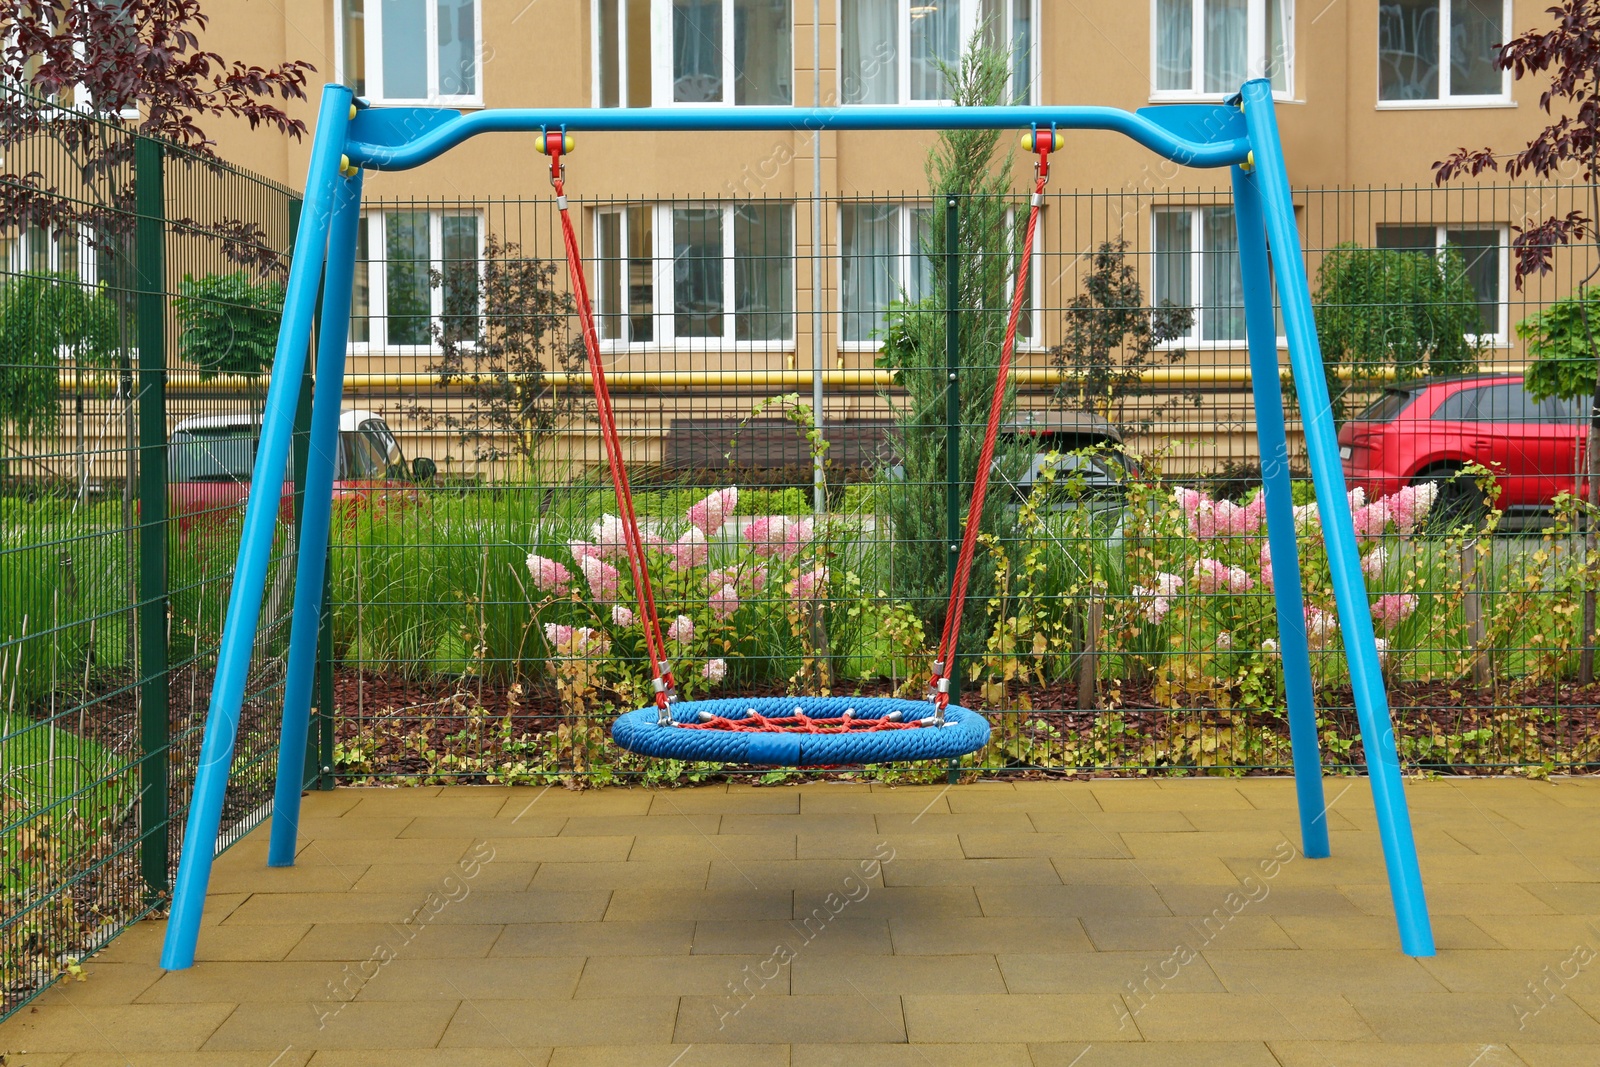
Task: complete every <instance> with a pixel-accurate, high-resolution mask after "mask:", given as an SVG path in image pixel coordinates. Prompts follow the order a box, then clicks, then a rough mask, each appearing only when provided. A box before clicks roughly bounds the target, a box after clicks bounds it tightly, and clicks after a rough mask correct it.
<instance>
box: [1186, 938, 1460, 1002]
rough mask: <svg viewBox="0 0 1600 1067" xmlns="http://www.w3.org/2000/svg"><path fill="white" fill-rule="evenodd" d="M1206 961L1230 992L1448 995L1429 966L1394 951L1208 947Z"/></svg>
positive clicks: (1423, 961) (1422, 961) (1424, 962)
mask: <svg viewBox="0 0 1600 1067" xmlns="http://www.w3.org/2000/svg"><path fill="white" fill-rule="evenodd" d="M1204 955H1205V962H1206V963H1208V964H1210V965H1211V969H1212V971H1214V972H1215V973H1216V975H1217V978H1218V979H1219V980H1221V982H1222V984H1223V986H1224V987H1225V988H1226V990H1227V991H1228V992H1230V993H1261V992H1271V993H1283V994H1291V995H1315V994H1321V993H1338V994H1341V995H1345V996H1353V995H1356V994H1362V995H1368V996H1378V995H1383V994H1389V993H1445V992H1448V991H1449V990H1448V987H1446V986H1445V985H1444V984H1443V983H1441V982H1440V981H1439V980H1438V979H1437V978H1436V977H1435V976H1434V975H1433V973H1432V972H1431V971H1429V969H1428V968H1427V966H1426V964H1427V962H1428V961H1427V960H1419V959H1413V958H1412V957H1410V956H1405V955H1402V954H1401V953H1399V952H1396V951H1394V950H1393V949H1359V950H1358V949H1345V950H1337V951H1300V952H1281V951H1272V950H1264V951H1240V950H1230V949H1221V948H1219V949H1207V950H1206V952H1205V954H1204Z"/></svg>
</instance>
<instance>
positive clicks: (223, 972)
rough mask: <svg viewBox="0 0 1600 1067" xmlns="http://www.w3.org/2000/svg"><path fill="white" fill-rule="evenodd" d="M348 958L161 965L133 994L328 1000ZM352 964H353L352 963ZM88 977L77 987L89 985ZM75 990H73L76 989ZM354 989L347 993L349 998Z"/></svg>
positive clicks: (169, 1000) (146, 1000) (161, 1000)
mask: <svg viewBox="0 0 1600 1067" xmlns="http://www.w3.org/2000/svg"><path fill="white" fill-rule="evenodd" d="M346 966H349V965H348V964H345V963H341V962H335V961H331V960H315V961H311V960H308V961H304V962H300V961H278V962H273V963H264V962H260V961H254V962H227V963H208V964H205V965H202V966H195V967H190V968H188V969H187V970H183V971H160V970H157V971H156V973H157V974H158V975H160V979H159V981H156V982H155V983H153V984H151V985H150V986H149V987H148V988H147V989H145V990H144V991H143V992H142V993H140V995H139V996H138V997H137V998H136V999H135V1001H134V1002H135V1003H137V1004H208V1003H217V1002H222V1001H227V1002H231V1003H235V1004H243V1003H246V1002H250V1001H292V1002H296V1003H300V1004H304V1003H305V1002H306V1001H308V1000H329V999H333V998H334V997H335V996H336V995H337V994H336V992H335V990H336V989H337V988H338V987H339V982H340V979H341V978H342V977H343V972H344V968H345V967H346ZM352 970H354V968H352ZM87 985H88V984H87V983H85V984H84V986H82V987H79V988H87ZM75 992H76V990H74V993H75ZM354 995H355V991H354V989H351V990H350V991H349V992H348V993H346V994H344V996H345V998H346V999H348V998H349V997H351V996H354Z"/></svg>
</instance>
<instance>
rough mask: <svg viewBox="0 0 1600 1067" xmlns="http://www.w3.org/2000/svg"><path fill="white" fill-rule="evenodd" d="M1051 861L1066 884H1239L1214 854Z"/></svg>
mask: <svg viewBox="0 0 1600 1067" xmlns="http://www.w3.org/2000/svg"><path fill="white" fill-rule="evenodd" d="M1050 862H1051V865H1052V866H1054V867H1055V869H1056V874H1057V875H1059V876H1060V878H1061V881H1062V882H1064V883H1066V884H1067V885H1142V886H1157V885H1218V886H1228V887H1229V888H1233V887H1236V886H1238V885H1239V876H1238V875H1236V874H1234V873H1233V871H1231V870H1229V869H1228V865H1227V864H1225V863H1223V861H1222V860H1220V859H1218V858H1216V857H1215V856H1197V857H1195V858H1194V859H1188V860H1152V859H1134V858H1132V857H1131V856H1130V857H1128V858H1127V859H1080V858H1077V857H1071V858H1065V857H1064V858H1060V859H1052V860H1051V861H1050ZM1254 862H1255V861H1252V863H1254Z"/></svg>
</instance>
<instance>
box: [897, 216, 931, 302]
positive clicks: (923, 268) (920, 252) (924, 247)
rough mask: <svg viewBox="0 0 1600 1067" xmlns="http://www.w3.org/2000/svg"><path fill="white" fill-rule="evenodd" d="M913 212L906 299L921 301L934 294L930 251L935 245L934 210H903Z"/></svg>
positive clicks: (908, 251)
mask: <svg viewBox="0 0 1600 1067" xmlns="http://www.w3.org/2000/svg"><path fill="white" fill-rule="evenodd" d="M900 210H902V211H910V212H911V247H910V249H908V250H907V254H908V256H909V257H910V264H911V265H910V267H909V268H908V270H907V272H906V299H907V300H912V301H916V300H921V299H922V298H923V297H925V296H927V295H928V294H929V293H931V292H933V259H932V257H930V256H929V255H928V249H929V248H930V247H931V246H932V243H933V208H931V207H916V208H901V209H900Z"/></svg>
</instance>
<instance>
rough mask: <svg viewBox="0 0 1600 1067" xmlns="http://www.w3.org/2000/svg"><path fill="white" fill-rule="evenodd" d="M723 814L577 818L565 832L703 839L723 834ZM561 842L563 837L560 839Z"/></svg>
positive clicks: (571, 834) (565, 835)
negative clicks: (710, 835)
mask: <svg viewBox="0 0 1600 1067" xmlns="http://www.w3.org/2000/svg"><path fill="white" fill-rule="evenodd" d="M721 824H722V816H720V815H705V814H697V815H593V816H591V815H573V816H570V817H568V819H567V825H566V826H564V827H563V828H562V830H561V834H560V838H570V837H635V836H638V835H644V836H647V837H665V836H670V835H679V836H699V835H701V834H715V833H720V832H721ZM558 840H559V838H558Z"/></svg>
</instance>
